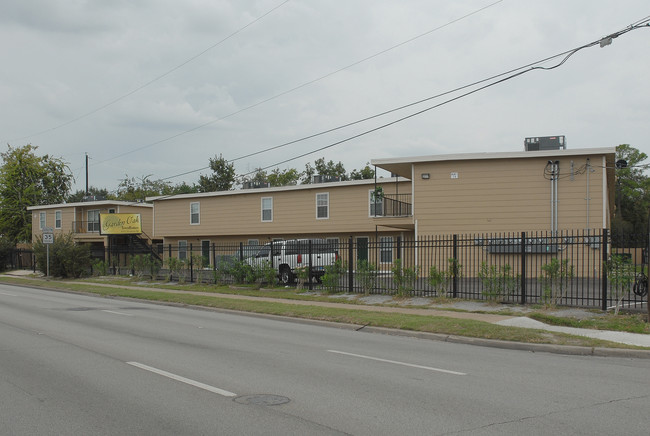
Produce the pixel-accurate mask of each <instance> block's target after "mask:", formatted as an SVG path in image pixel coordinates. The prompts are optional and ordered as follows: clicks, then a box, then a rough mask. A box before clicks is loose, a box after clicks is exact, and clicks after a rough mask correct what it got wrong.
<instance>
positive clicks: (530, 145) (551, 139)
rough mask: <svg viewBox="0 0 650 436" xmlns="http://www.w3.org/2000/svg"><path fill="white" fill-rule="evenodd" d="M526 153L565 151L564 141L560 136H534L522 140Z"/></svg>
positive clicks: (562, 136)
mask: <svg viewBox="0 0 650 436" xmlns="http://www.w3.org/2000/svg"><path fill="white" fill-rule="evenodd" d="M524 148H525V150H526V151H540V150H560V149H562V150H566V140H565V138H564V135H560V136H536V137H533V138H526V139H525V140H524Z"/></svg>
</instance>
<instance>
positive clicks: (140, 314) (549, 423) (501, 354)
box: [0, 285, 650, 436]
mask: <svg viewBox="0 0 650 436" xmlns="http://www.w3.org/2000/svg"><path fill="white" fill-rule="evenodd" d="M649 370H650V360H648V359H622V358H612V357H580V356H563V355H556V354H546V353H531V352H525V351H516V350H503V349H495V348H483V347H476V346H471V345H462V344H451V343H444V342H436V341H429V340H423V339H414V338H405V337H397V336H388V335H380V334H372V333H364V332H356V331H351V330H344V329H337V328H332V327H324V326H316V325H310V324H304V323H299V322H289V321H285V320H277V319H267V318H263V317H254V316H247V315H239V314H231V313H219V312H212V311H205V310H195V309H190V308H181V307H171V306H163V305H155V304H148V303H140V302H133V301H125V300H115V299H105V298H99V297H93V296H83V295H74V294H66V293H59V292H52V291H45V290H36V289H29V288H21V287H14V286H6V285H0V417H1V419H2V425H0V434H2V435H45V434H47V435H50V434H57V435H60V434H66V435H89V434H93V435H115V434H124V435H127V434H138V435H149V434H150V435H181V434H182V435H195V434H196V435H198V434H201V435H209V434H218V435H231V434H238V435H239V434H246V435H256V434H265V435H269V434H296V435H307V434H309V435H318V434H328V435H329V434H355V435H392V434H399V435H404V434H417V435H424V434H426V435H446V434H463V435H514V434H516V435H521V434H527V435H536V434H539V435H542V434H543V435H548V434H572V435H573V434H577V435H579V434H584V435H601V434H602V435H612V434H625V435H627V436H629V435H648V434H649V433H650V407H648V405H649V404H650V401H649V400H650V382H649V378H648V374H649V373H650V372H649Z"/></svg>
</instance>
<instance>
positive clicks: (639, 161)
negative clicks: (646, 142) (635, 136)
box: [613, 144, 650, 234]
mask: <svg viewBox="0 0 650 436" xmlns="http://www.w3.org/2000/svg"><path fill="white" fill-rule="evenodd" d="M647 158H648V156H647V155H646V154H645V153H643V152H641V151H639V150H637V149H636V148H634V147H632V146H630V145H629V144H621V145H619V146H618V147H616V160H617V161H619V160H625V161H626V162H627V167H625V168H617V169H616V197H615V199H616V209H615V211H614V220H613V221H614V222H613V230H614V232H616V233H618V234H625V233H639V234H641V233H644V232H646V231H647V230H648V208H649V207H650V177H648V176H647V175H646V174H645V169H646V168H647V166H648V165H647V164H643V161H645V160H646V159H647Z"/></svg>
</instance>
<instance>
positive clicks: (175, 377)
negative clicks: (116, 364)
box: [126, 362, 237, 397]
mask: <svg viewBox="0 0 650 436" xmlns="http://www.w3.org/2000/svg"><path fill="white" fill-rule="evenodd" d="M126 363H127V364H129V365H131V366H135V367H136V368H140V369H144V370H145V371H149V372H153V373H154V374H158V375H162V376H163V377H167V378H169V379H172V380H176V381H179V382H181V383H185V384H188V385H190V386H194V387H197V388H199V389H203V390H206V391H209V392H213V393H215V394H219V395H222V396H224V397H236V396H237V394H235V393H232V392H229V391H226V390H223V389H219V388H217V387H214V386H210V385H206V384H205V383H201V382H198V381H196V380H192V379H189V378H186V377H182V376H180V375H177V374H172V373H171V372H167V371H163V370H162V369H158V368H154V367H152V366H147V365H144V364H142V363H138V362H126Z"/></svg>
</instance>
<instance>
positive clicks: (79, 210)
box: [27, 200, 153, 257]
mask: <svg viewBox="0 0 650 436" xmlns="http://www.w3.org/2000/svg"><path fill="white" fill-rule="evenodd" d="M27 209H28V210H30V211H31V212H32V241H36V240H40V239H41V238H42V234H43V229H46V228H51V229H52V231H53V233H54V235H55V236H56V235H60V234H67V233H71V234H72V235H73V239H74V241H75V242H76V243H80V244H88V245H90V247H91V250H92V252H93V254H94V255H95V256H96V257H101V256H100V255H101V253H105V252H106V250H107V248H108V247H109V242H110V243H113V244H116V245H121V246H125V245H128V243H129V242H130V241H129V240H128V239H129V236H107V235H103V234H101V232H100V220H99V216H100V214H113V213H126V214H139V215H140V217H141V226H142V234H141V235H139V239H142V240H144V241H145V242H146V243H149V244H151V242H152V237H151V235H152V234H153V205H151V204H148V203H131V202H126V201H114V200H100V201H88V202H78V203H61V204H50V205H42V206H31V207H28V208H27ZM111 238H112V239H111Z"/></svg>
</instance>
